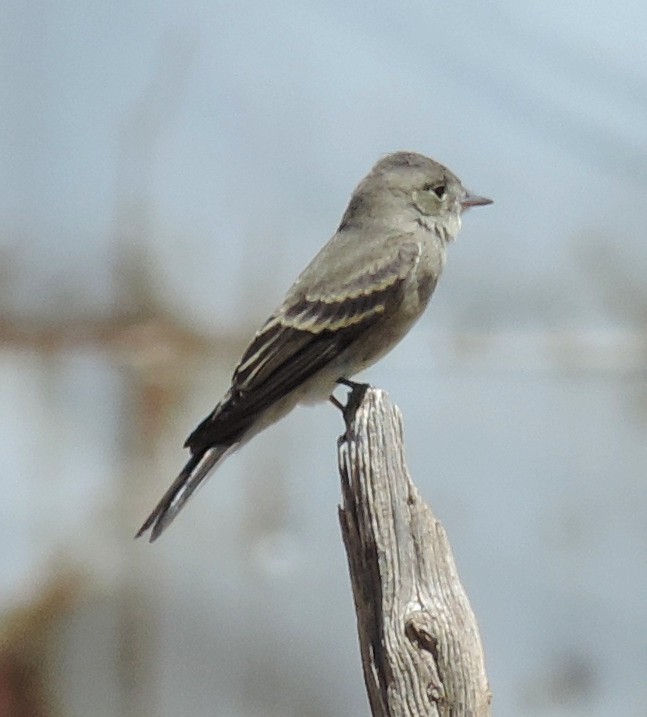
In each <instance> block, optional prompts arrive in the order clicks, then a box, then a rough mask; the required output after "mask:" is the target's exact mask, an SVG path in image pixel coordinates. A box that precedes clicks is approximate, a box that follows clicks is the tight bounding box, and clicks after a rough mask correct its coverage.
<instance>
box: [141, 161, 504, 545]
mask: <svg viewBox="0 0 647 717" xmlns="http://www.w3.org/2000/svg"><path fill="white" fill-rule="evenodd" d="M490 203H491V200H490V199H485V198H484V197H479V196H476V195H474V194H470V193H469V192H468V191H467V190H466V189H465V188H464V187H463V185H462V184H461V183H460V180H459V179H458V178H457V177H456V176H455V175H454V174H452V173H451V172H450V171H449V170H448V169H447V168H446V167H443V166H442V165H441V164H438V163H437V162H434V161H433V160H432V159H429V158H427V157H424V156H422V155H420V154H414V153H412V152H396V153H395V154H390V155H388V156H387V157H384V159H381V160H380V161H379V162H378V163H377V164H376V165H375V166H374V167H373V169H372V170H371V171H370V173H369V174H368V175H367V176H366V177H365V178H364V179H363V180H362V181H361V182H360V184H359V185H358V187H357V189H356V190H355V191H354V192H353V195H352V197H351V199H350V202H349V204H348V208H347V209H346V212H345V213H344V216H343V217H342V220H341V224H340V225H339V229H337V232H336V233H335V235H334V236H333V237H332V239H330V241H329V242H328V243H327V244H326V245H325V246H324V247H323V249H322V250H321V251H320V252H319V253H318V254H317V256H316V257H315V258H314V259H313V260H312V262H310V264H309V265H308V266H307V267H306V268H305V270H304V271H303V272H302V273H301V275H300V276H299V278H298V279H297V280H296V282H295V283H294V284H293V286H292V288H291V289H290V290H289V291H288V293H287V294H286V296H285V299H284V300H283V303H282V304H281V305H280V306H279V307H278V308H277V309H276V311H274V313H273V314H272V315H271V316H270V318H269V319H268V320H267V321H266V322H265V324H264V325H263V326H262V327H261V328H260V329H259V331H257V332H256V335H255V336H254V338H253V339H252V342H251V343H250V344H249V346H248V347H247V350H246V351H245V353H244V354H243V357H242V358H241V360H240V363H239V364H238V366H237V367H236V370H235V371H234V375H233V377H232V381H231V387H230V388H229V390H228V391H227V393H226V394H225V396H224V397H223V399H222V400H221V401H220V403H219V404H218V405H217V406H216V407H215V409H214V410H213V412H212V413H211V414H210V415H209V416H207V418H205V420H204V421H202V423H201V424H200V425H199V426H198V427H197V428H196V429H195V431H193V433H192V434H191V435H190V436H189V437H188V439H187V441H186V443H185V447H188V448H189V450H190V451H191V457H190V458H189V461H188V462H187V464H186V466H185V467H184V468H183V469H182V471H181V473H180V475H179V476H178V477H177V478H176V479H175V481H174V482H173V484H172V485H171V487H170V488H169V489H168V491H167V492H166V493H165V495H164V497H163V498H162V500H161V501H160V502H159V503H158V505H157V507H156V508H155V509H154V510H153V512H152V513H151V514H150V516H149V517H148V518H147V520H146V522H145V523H144V525H143V526H142V527H141V529H140V530H139V532H138V533H137V536H138V537H139V536H140V535H142V534H143V533H145V532H146V531H148V530H150V540H151V542H152V541H153V540H155V539H156V538H157V537H158V536H159V535H160V534H161V533H162V531H163V530H164V529H165V528H166V527H167V526H168V525H169V524H170V523H171V521H172V520H173V519H174V518H175V516H176V515H177V514H178V513H179V511H180V510H181V509H182V507H183V506H184V504H185V503H186V501H187V499H188V498H189V497H190V496H191V494H192V493H193V492H194V491H195V489H196V488H197V487H198V486H199V485H200V483H202V481H203V480H204V479H205V478H206V477H207V475H208V474H209V472H210V471H211V470H212V469H213V468H214V466H215V465H216V464H217V463H218V461H219V460H220V459H221V458H223V456H225V454H227V453H228V452H229V451H231V450H232V449H234V448H237V447H239V446H240V445H242V444H243V443H244V442H245V441H247V440H249V438H251V437H252V436H253V435H254V434H256V433H258V432H259V431H260V430H262V429H263V428H265V427H266V426H268V425H269V424H271V423H274V421H276V420H278V419H279V418H281V417H282V416H284V415H285V414H286V413H287V412H288V411H290V410H291V409H292V408H293V407H294V406H295V405H296V404H297V403H299V402H311V401H316V400H319V399H325V398H327V397H328V396H329V395H330V394H331V392H332V390H333V389H334V387H335V383H336V382H337V381H338V379H348V378H349V377H350V376H353V375H355V374H356V373H358V372H359V371H361V370H362V369H364V368H366V367H367V366H370V365H371V364H372V363H374V362H375V361H376V360H377V359H378V358H380V357H381V356H383V355H384V354H385V353H387V351H389V350H390V349H392V348H393V347H394V346H395V345H396V343H397V342H398V341H399V340H400V339H401V338H402V337H403V336H404V335H405V334H406V332H407V331H408V330H409V329H410V328H411V325H412V324H413V323H414V322H415V321H416V319H418V317H419V316H420V315H421V313H422V312H423V310H424V309H425V307H426V306H427V303H428V302H429V299H430V297H431V294H432V293H433V290H434V288H435V286H436V283H437V281H438V278H439V277H440V274H441V272H442V269H443V266H444V264H445V251H446V248H447V244H448V243H449V242H451V241H452V240H453V239H454V238H455V237H456V235H457V234H458V231H459V229H460V226H461V214H462V212H463V211H464V210H465V209H468V208H469V207H474V206H480V205H484V204H490Z"/></svg>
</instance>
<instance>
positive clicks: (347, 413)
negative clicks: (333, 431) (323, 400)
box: [330, 378, 371, 425]
mask: <svg viewBox="0 0 647 717" xmlns="http://www.w3.org/2000/svg"><path fill="white" fill-rule="evenodd" d="M336 383H339V384H341V385H342V386H348V388H350V393H349V394H348V400H347V401H346V405H345V406H344V404H343V403H342V402H341V401H340V400H339V399H337V398H336V397H335V396H333V395H332V394H331V395H330V402H331V403H332V405H333V406H336V407H337V408H338V409H339V410H340V411H341V412H342V415H343V416H344V421H345V422H346V425H348V424H349V423H350V422H351V421H352V419H353V417H354V415H355V412H356V411H357V409H358V407H359V404H360V403H361V402H362V399H363V398H364V394H365V393H366V392H367V391H368V389H369V388H370V387H371V386H370V384H368V383H357V381H350V380H349V379H347V378H338V379H337V381H336Z"/></svg>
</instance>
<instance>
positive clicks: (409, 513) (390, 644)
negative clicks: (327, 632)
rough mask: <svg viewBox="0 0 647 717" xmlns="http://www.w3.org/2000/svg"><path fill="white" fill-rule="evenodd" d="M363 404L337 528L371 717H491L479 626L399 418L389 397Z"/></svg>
mask: <svg viewBox="0 0 647 717" xmlns="http://www.w3.org/2000/svg"><path fill="white" fill-rule="evenodd" d="M356 399H357V397H356V395H355V394H351V398H350V401H351V402H352V401H353V400H356ZM359 400H360V403H359V406H358V407H357V410H356V411H353V409H352V408H347V410H346V414H347V431H346V434H345V435H344V436H342V437H341V438H340V441H339V469H340V474H341V481H342V493H343V505H342V506H341V507H340V510H339V518H340V523H341V528H342V534H343V537H344V543H345V546H346V553H347V555H348V564H349V569H350V574H351V581H352V586H353V595H354V598H355V610H356V612H357V623H358V632H359V640H360V647H361V653H362V663H363V667H364V680H365V682H366V688H367V691H368V695H369V701H370V703H371V710H372V713H373V717H396V715H397V716H398V717H422V716H423V715H435V716H437V717H441V716H442V717H450V715H451V717H468V716H469V717H486V716H487V715H489V714H490V701H491V694H490V690H489V687H488V682H487V677H486V674H485V665H484V657H483V649H482V646H481V641H480V637H479V632H478V627H477V624H476V619H475V617H474V614H473V612H472V609H471V607H470V605H469V602H468V600H467V596H466V595H465V591H464V590H463V587H462V585H461V583H460V580H459V578H458V574H457V571H456V566H455V563H454V558H453V556H452V552H451V548H450V546H449V542H448V540H447V536H446V534H445V531H444V529H443V527H442V525H441V524H440V523H439V522H438V520H437V519H436V518H435V516H434V515H433V513H432V512H431V509H430V508H429V507H428V506H427V505H426V504H425V503H424V502H423V501H422V499H421V498H420V495H419V494H418V491H417V489H416V488H415V486H414V485H413V483H412V482H411V478H410V477H409V473H408V471H407V468H406V465H405V462H404V445H403V430H402V418H401V414H400V412H399V410H398V409H397V408H396V407H395V406H393V405H392V404H391V403H390V402H389V400H388V398H387V396H386V394H385V393H384V392H382V391H378V390H374V389H369V390H368V391H367V392H366V394H365V395H364V397H363V398H361V399H359ZM349 413H354V415H352V416H350V417H349V416H348V414H349Z"/></svg>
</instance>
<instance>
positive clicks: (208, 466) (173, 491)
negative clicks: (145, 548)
mask: <svg viewBox="0 0 647 717" xmlns="http://www.w3.org/2000/svg"><path fill="white" fill-rule="evenodd" d="M230 448H231V446H214V447H212V448H208V449H207V450H206V451H204V452H203V453H196V454H195V455H192V456H191V458H189V460H188V461H187V464H186V465H185V466H184V468H183V469H182V470H181V471H180V475H179V476H178V477H177V478H176V479H175V480H174V481H173V483H172V484H171V487H170V488H169V489H168V490H167V491H166V493H164V496H163V498H162V500H160V502H159V503H158V504H157V505H156V506H155V509H154V510H153V512H152V513H151V514H150V515H149V516H148V518H146V522H145V523H144V525H142V527H141V528H140V529H139V531H138V532H137V535H136V536H135V537H136V538H139V537H140V536H142V535H143V534H144V533H146V532H147V531H148V530H150V542H151V543H152V542H153V541H154V540H157V538H159V536H160V535H161V534H162V533H163V532H164V530H165V529H166V528H167V527H168V526H169V525H170V524H171V523H172V522H173V520H174V519H175V516H176V515H177V514H178V513H179V512H180V511H181V510H182V508H183V507H184V504H185V503H186V502H187V500H188V499H189V498H190V497H191V495H192V494H193V492H194V491H195V489H196V488H197V487H198V486H199V485H200V483H202V481H203V480H204V479H205V478H206V477H207V475H208V474H209V473H210V472H211V470H212V468H213V467H214V466H215V465H216V463H218V461H219V460H220V459H221V458H222V457H223V456H224V455H225V453H226V452H227V451H228V450H229V449H230Z"/></svg>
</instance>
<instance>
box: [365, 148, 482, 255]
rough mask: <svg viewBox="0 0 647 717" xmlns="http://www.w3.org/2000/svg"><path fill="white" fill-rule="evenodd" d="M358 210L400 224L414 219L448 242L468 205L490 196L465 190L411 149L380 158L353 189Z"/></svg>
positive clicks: (454, 176)
mask: <svg viewBox="0 0 647 717" xmlns="http://www.w3.org/2000/svg"><path fill="white" fill-rule="evenodd" d="M356 196H357V197H358V198H359V201H358V203H357V204H358V209H362V210H366V211H368V212H370V213H371V214H377V213H378V212H383V213H384V218H387V217H389V218H390V219H391V220H398V221H401V222H402V223H404V222H406V221H411V219H412V218H413V219H415V221H416V222H417V223H418V224H420V225H422V226H424V227H426V228H428V229H432V230H435V231H436V232H437V233H439V234H441V235H442V236H443V238H445V239H446V240H449V241H451V240H452V239H453V238H454V237H455V236H456V234H457V233H458V230H459V229H460V225H461V214H462V213H463V212H464V211H465V210H466V209H469V208H470V207H478V206H485V205H486V204H491V203H492V200H491V199H486V198H485V197H480V196H478V195H476V194H473V193H471V192H469V191H468V190H467V189H465V187H464V186H463V185H462V184H461V181H460V179H458V177H457V176H456V175H455V174H453V173H452V172H450V170H449V169H447V167H444V166H443V165H442V164H439V163H438V162H435V161H434V160H433V159H429V158H428V157H425V156H424V155H421V154H416V153H414V152H395V153H394V154H389V155H387V156H386V157H384V158H383V159H381V160H380V161H379V162H378V163H377V164H376V165H375V166H374V167H373V169H372V170H371V172H370V173H369V174H368V175H367V176H366V178H365V179H364V180H363V181H362V183H361V184H360V185H359V187H358V188H357V191H356Z"/></svg>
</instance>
